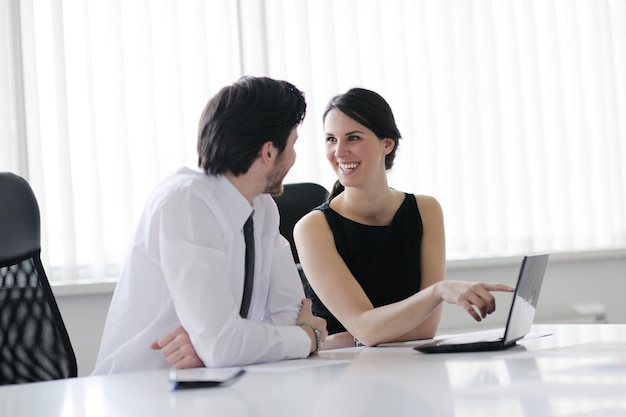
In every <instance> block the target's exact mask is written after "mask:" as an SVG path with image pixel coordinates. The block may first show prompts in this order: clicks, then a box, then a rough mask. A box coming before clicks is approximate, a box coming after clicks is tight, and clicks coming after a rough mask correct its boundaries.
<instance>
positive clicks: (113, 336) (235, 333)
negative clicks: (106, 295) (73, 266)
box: [93, 168, 311, 374]
mask: <svg viewBox="0 0 626 417" xmlns="http://www.w3.org/2000/svg"><path fill="white" fill-rule="evenodd" d="M252 210H254V217H253V219H254V238H255V252H256V257H255V258H256V259H255V271H254V288H253V292H252V301H251V304H250V312H249V313H248V319H247V320H246V319H243V318H241V317H240V316H239V308H240V307H241V298H242V295H243V281H244V263H245V262H244V259H245V243H244V238H243V231H242V229H243V224H244V223H245V221H246V220H247V218H248V216H249V215H250V213H251V212H252ZM278 224H279V214H278V208H277V207H276V204H275V203H274V201H273V199H272V198H271V197H270V196H269V195H267V194H262V195H260V196H258V197H257V198H255V200H254V201H253V207H251V206H250V203H249V202H248V201H247V200H246V198H245V197H244V196H243V195H242V194H241V193H240V192H239V191H238V190H237V189H236V188H235V187H234V186H233V185H232V183H231V182H230V181H229V180H228V179H227V178H226V177H224V176H211V175H207V174H205V173H204V172H201V171H194V170H191V169H188V168H181V169H179V170H178V171H176V172H175V173H174V174H173V175H171V176H170V177H169V178H167V179H166V180H164V181H163V182H162V183H161V184H160V185H159V186H158V187H157V188H156V190H155V191H154V192H153V193H152V195H151V197H150V198H149V200H148V203H147V205H146V207H145V209H144V212H143V214H142V216H141V219H140V221H139V224H138V227H137V230H136V233H135V237H134V239H133V241H132V244H131V247H130V249H129V254H128V257H127V260H126V263H125V265H124V268H123V270H122V274H121V276H120V279H119V282H118V284H117V287H116V289H115V293H114V294H113V299H112V301H111V306H110V309H109V312H108V316H107V320H106V323H105V327H104V332H103V335H102V342H101V345H100V351H99V353H98V358H97V361H96V367H95V370H94V372H93V373H94V374H108V373H118V372H129V371H138V370H147V369H157V368H166V367H168V363H167V362H166V360H165V358H164V357H163V356H162V354H161V352H160V351H155V350H151V349H150V344H151V343H152V342H154V341H156V340H158V339H159V338H160V337H161V336H163V335H165V334H166V333H167V332H169V331H171V330H173V329H174V328H176V327H177V326H179V325H182V326H183V327H184V328H185V330H187V332H188V333H189V336H190V338H191V341H192V343H193V346H194V348H195V349H196V352H197V353H198V355H199V356H200V358H201V359H202V361H203V362H204V364H205V365H206V366H207V367H224V366H238V365H246V364H252V363H259V362H271V361H278V360H282V359H293V358H304V357H307V356H308V354H309V350H310V346H311V340H310V338H309V336H308V335H307V333H306V332H305V331H304V330H303V329H302V328H300V327H298V326H295V324H296V319H297V317H298V313H299V311H300V305H301V301H302V299H303V298H304V291H303V289H302V283H301V281H300V277H299V275H298V271H297V270H296V266H295V263H294V261H293V257H292V255H291V250H290V247H289V243H288V242H287V240H286V239H285V238H284V237H282V236H281V235H280V234H279V231H278Z"/></svg>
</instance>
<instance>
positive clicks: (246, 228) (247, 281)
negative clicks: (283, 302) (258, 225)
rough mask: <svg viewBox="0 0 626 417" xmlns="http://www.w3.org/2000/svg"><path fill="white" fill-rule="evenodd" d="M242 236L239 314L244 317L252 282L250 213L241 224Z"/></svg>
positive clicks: (252, 238)
mask: <svg viewBox="0 0 626 417" xmlns="http://www.w3.org/2000/svg"><path fill="white" fill-rule="evenodd" d="M243 238H244V241H245V242H246V265H245V272H244V274H245V275H244V282H243V298H242V299H241V310H239V315H240V316H241V317H243V318H246V317H248V309H249V308H250V299H251V298H252V283H253V282H254V224H253V223H252V214H251V215H250V217H248V220H246V223H245V224H244V225H243Z"/></svg>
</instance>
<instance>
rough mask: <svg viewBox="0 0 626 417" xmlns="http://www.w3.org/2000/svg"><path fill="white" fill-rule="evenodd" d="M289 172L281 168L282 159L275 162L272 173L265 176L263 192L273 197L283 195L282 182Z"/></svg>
mask: <svg viewBox="0 0 626 417" xmlns="http://www.w3.org/2000/svg"><path fill="white" fill-rule="evenodd" d="M287 172H289V170H288V169H284V167H283V159H282V157H280V158H278V159H277V160H276V164H275V165H274V168H273V169H272V171H271V172H270V173H269V174H267V185H266V186H265V192H266V193H267V194H271V195H273V196H279V195H281V194H282V193H283V190H284V188H283V180H284V179H285V176H286V175H287Z"/></svg>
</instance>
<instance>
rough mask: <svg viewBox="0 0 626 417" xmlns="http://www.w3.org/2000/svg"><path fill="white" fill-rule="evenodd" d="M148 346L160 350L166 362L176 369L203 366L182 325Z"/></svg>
mask: <svg viewBox="0 0 626 417" xmlns="http://www.w3.org/2000/svg"><path fill="white" fill-rule="evenodd" d="M150 348H151V349H154V350H160V351H161V354H162V355H163V357H165V359H166V360H167V363H169V364H170V365H172V366H173V367H174V368H176V369H185V368H199V367H203V366H204V363H203V362H202V360H201V359H200V357H198V355H197V354H196V350H195V349H194V348H193V345H192V344H191V340H190V339H189V334H188V333H187V331H185V329H184V328H183V327H182V326H178V327H177V328H175V329H174V330H172V331H171V332H169V333H168V334H166V335H165V336H163V337H161V338H160V339H159V340H157V341H156V342H153V343H152V344H151V345H150Z"/></svg>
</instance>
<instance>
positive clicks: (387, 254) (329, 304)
mask: <svg viewBox="0 0 626 417" xmlns="http://www.w3.org/2000/svg"><path fill="white" fill-rule="evenodd" d="M323 122H324V129H325V142H326V157H327V159H328V161H329V162H330V165H331V167H332V168H333V170H334V171H335V174H336V175H337V178H338V180H337V182H336V184H335V187H334V188H333V191H332V192H331V196H330V198H329V201H328V202H327V203H325V204H323V205H322V206H320V207H318V208H317V209H316V210H314V211H312V212H311V213H309V214H307V215H306V216H305V217H303V218H302V219H301V220H300V221H299V222H298V223H297V224H296V227H295V229H294V238H295V242H296V246H297V249H298V255H299V257H300V262H301V263H302V267H303V269H304V272H305V274H306V276H307V279H308V281H309V284H308V288H307V297H308V298H311V299H312V300H313V313H314V314H315V315H317V316H321V317H323V318H325V319H326V321H327V328H328V331H329V337H328V338H327V339H326V342H325V345H324V349H333V348H339V347H347V346H354V344H355V343H356V342H357V340H358V341H359V342H361V343H363V344H365V345H368V346H375V345H378V344H380V343H385V342H394V341H405V340H416V339H423V338H431V337H433V336H434V335H435V333H436V330H437V327H438V325H439V321H440V319H441V310H442V307H441V305H442V302H443V301H446V302H448V303H453V304H457V305H459V306H460V307H462V308H464V309H465V310H466V311H467V312H468V313H469V314H470V315H471V316H472V317H474V319H476V320H477V321H481V320H482V319H483V318H485V317H486V316H487V315H488V314H491V313H492V312H493V311H494V310H495V299H494V297H493V295H492V294H491V291H509V292H510V291H513V288H511V287H510V286H507V285H502V284H487V283H471V282H463V281H446V280H445V279H444V278H445V262H446V260H445V234H444V222H443V214H442V210H441V207H440V205H439V203H438V202H437V200H436V199H435V198H433V197H430V196H425V195H413V194H408V193H403V192H400V191H396V190H394V189H392V188H390V187H389V185H388V182H387V170H388V169H390V168H391V167H392V166H393V162H394V158H395V155H396V151H397V149H398V144H399V140H400V137H401V136H400V132H399V130H398V128H397V126H396V123H395V119H394V116H393V113H392V110H391V108H390V107H389V105H388V104H387V102H386V101H385V100H384V98H382V97H381V96H380V95H379V94H377V93H375V92H373V91H370V90H365V89H361V88H354V89H351V90H349V91H348V92H347V93H345V94H342V95H338V96H336V97H334V98H332V99H331V100H330V102H329V103H328V106H327V107H326V110H325V111H324V115H323Z"/></svg>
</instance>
